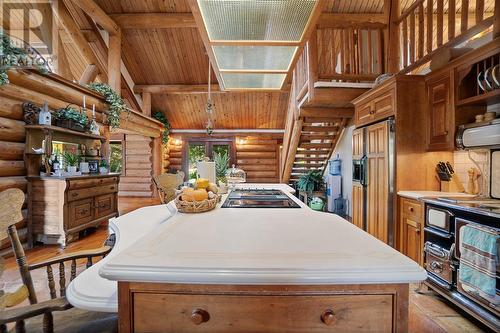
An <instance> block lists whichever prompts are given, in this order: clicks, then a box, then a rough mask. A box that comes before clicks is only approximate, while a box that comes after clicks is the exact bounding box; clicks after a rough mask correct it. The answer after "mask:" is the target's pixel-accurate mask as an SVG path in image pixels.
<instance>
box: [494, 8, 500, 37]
mask: <svg viewBox="0 0 500 333" xmlns="http://www.w3.org/2000/svg"><path fill="white" fill-rule="evenodd" d="M493 17H494V19H493V38H498V37H500V3H499V2H498V1H495V12H494V14H493Z"/></svg>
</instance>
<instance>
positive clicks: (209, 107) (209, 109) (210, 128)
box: [205, 61, 215, 135]
mask: <svg viewBox="0 0 500 333" xmlns="http://www.w3.org/2000/svg"><path fill="white" fill-rule="evenodd" d="M211 69H212V66H211V65H210V61H209V62H208V98H207V104H206V105H205V113H206V114H207V123H206V125H205V128H206V130H207V134H208V135H212V134H213V132H214V116H215V105H214V103H213V101H212V84H211V83H212V82H211V81H212V80H211V76H212V75H211Z"/></svg>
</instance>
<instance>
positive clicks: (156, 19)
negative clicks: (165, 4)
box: [109, 13, 196, 29]
mask: <svg viewBox="0 0 500 333" xmlns="http://www.w3.org/2000/svg"><path fill="white" fill-rule="evenodd" d="M109 17H110V18H111V19H112V20H113V21H115V22H116V24H118V25H119V26H120V28H122V29H172V28H196V22H195V21H194V17H193V14H191V13H134V14H111V15H109Z"/></svg>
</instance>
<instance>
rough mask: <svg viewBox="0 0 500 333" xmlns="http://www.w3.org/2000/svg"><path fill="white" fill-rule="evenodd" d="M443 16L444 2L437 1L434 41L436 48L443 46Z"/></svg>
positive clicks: (441, 0)
mask: <svg viewBox="0 0 500 333" xmlns="http://www.w3.org/2000/svg"><path fill="white" fill-rule="evenodd" d="M443 16H444V1H443V0H437V12H436V41H437V47H440V46H441V45H443V31H444V27H443Z"/></svg>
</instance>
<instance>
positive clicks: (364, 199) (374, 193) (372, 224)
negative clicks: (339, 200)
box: [352, 119, 396, 246]
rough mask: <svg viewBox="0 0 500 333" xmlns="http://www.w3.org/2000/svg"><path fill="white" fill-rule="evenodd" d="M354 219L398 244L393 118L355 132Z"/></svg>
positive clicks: (376, 235)
mask: <svg viewBox="0 0 500 333" xmlns="http://www.w3.org/2000/svg"><path fill="white" fill-rule="evenodd" d="M352 145H353V175H352V180H353V191H352V205H353V207H352V208H353V209H352V210H353V223H354V224H355V225H357V226H358V227H360V228H362V229H363V230H365V231H367V232H368V233H370V234H372V235H373V236H375V237H377V238H378V239H380V240H382V241H383V242H385V243H387V244H389V245H391V246H395V243H396V240H395V221H394V209H395V205H394V196H395V193H394V192H395V188H394V175H395V131H394V119H388V120H385V121H382V122H378V123H375V124H373V125H369V126H366V127H361V128H358V129H356V130H354V132H353V142H352Z"/></svg>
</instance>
